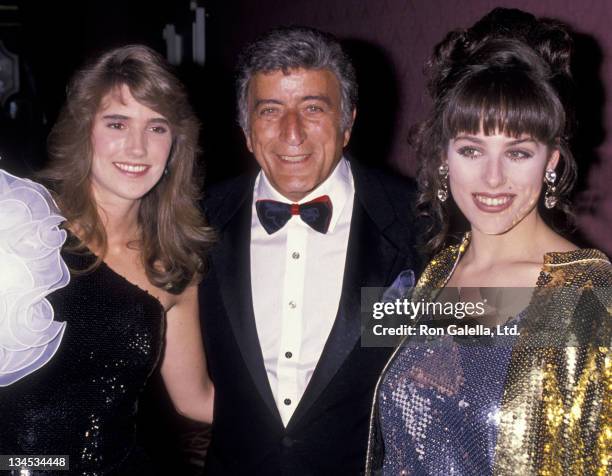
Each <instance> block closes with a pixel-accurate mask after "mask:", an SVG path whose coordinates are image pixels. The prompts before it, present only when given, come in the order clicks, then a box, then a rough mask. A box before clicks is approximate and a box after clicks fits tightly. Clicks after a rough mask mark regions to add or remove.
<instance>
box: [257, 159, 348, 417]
mask: <svg viewBox="0 0 612 476" xmlns="http://www.w3.org/2000/svg"><path fill="white" fill-rule="evenodd" d="M321 195H328V196H329V197H330V199H331V201H332V207H333V211H332V217H331V221H330V224H329V229H328V231H327V233H326V234H322V233H319V232H318V231H315V230H314V229H312V228H311V227H310V226H309V225H307V224H306V223H304V222H303V221H302V219H301V218H300V216H299V215H293V216H292V217H291V218H290V219H289V221H288V222H287V224H286V225H285V226H284V227H283V228H281V229H280V230H278V231H277V232H276V233H273V234H271V235H269V234H268V233H267V232H266V230H265V229H264V228H263V226H262V225H261V223H260V222H259V218H258V217H257V211H256V209H255V202H256V201H257V200H261V199H271V200H277V201H280V202H284V203H291V201H290V200H288V199H287V198H285V197H283V196H282V195H281V194H280V193H278V192H277V191H276V190H275V189H274V188H273V187H272V185H271V184H270V182H269V181H268V179H267V178H266V176H265V175H264V174H263V172H260V173H259V175H258V176H257V179H256V180H255V188H254V195H253V208H252V211H251V289H252V294H253V310H254V312H255V324H256V327H257V335H258V337H259V344H260V346H261V350H262V353H263V358H264V365H265V367H266V372H267V374H268V381H269V383H270V387H271V389H272V394H273V395H274V399H275V401H276V406H277V407H278V410H279V412H280V415H281V418H282V420H283V423H284V424H285V426H287V423H288V422H289V420H290V418H291V416H292V415H293V412H294V411H295V409H296V407H297V405H298V402H299V401H300V399H301V398H302V395H303V394H304V391H305V390H306V386H307V385H308V383H309V382H310V378H311V377H312V374H313V372H314V369H315V367H316V365H317V362H318V361H319V358H320V357H321V352H322V351H323V346H324V345H325V342H326V341H327V338H328V336H329V333H330V331H331V328H332V326H333V324H334V320H335V319H336V314H337V312H338V305H339V303H340V294H341V292H342V281H343V276H344V265H345V262H346V250H347V245H348V238H349V232H350V226H351V216H352V213H353V198H354V196H355V187H354V184H353V175H352V173H351V167H350V165H349V163H348V161H347V160H346V159H344V158H342V159H341V160H340V162H339V163H338V165H337V166H336V168H335V169H334V171H333V172H332V174H331V175H330V176H329V177H328V178H327V180H325V182H323V183H322V184H321V185H319V187H317V188H316V189H315V190H313V191H312V192H311V193H309V194H308V195H307V196H306V197H304V198H303V199H302V200H300V201H299V202H298V203H300V204H301V203H305V202H308V201H310V200H313V199H314V198H317V197H319V196H321Z"/></svg>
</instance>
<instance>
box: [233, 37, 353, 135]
mask: <svg viewBox="0 0 612 476" xmlns="http://www.w3.org/2000/svg"><path fill="white" fill-rule="evenodd" d="M297 68H303V69H327V70H329V71H331V72H332V73H334V74H335V75H336V78H337V79H338V82H339V83H340V101H341V103H340V106H341V110H342V122H341V127H342V130H346V129H348V128H350V127H351V125H352V123H353V110H354V109H355V106H356V104H357V80H356V78H355V69H354V68H353V65H352V63H351V60H350V59H349V57H348V55H347V54H346V53H345V52H344V50H343V49H342V47H341V46H340V43H339V42H338V40H337V39H336V38H335V37H334V36H332V35H330V34H329V33H324V32H322V31H319V30H316V29H314V28H307V27H298V26H292V27H282V28H276V29H274V30H271V31H269V32H267V33H266V34H264V35H263V36H260V37H259V38H258V39H256V40H255V41H254V42H253V43H251V44H250V45H248V46H247V47H246V49H245V50H244V51H243V52H242V54H241V55H240V58H239V60H238V67H237V96H238V97H237V100H238V121H239V123H240V127H242V129H243V130H244V131H245V132H246V131H248V130H249V105H248V92H249V82H250V81H251V78H252V77H253V76H254V75H256V74H257V73H271V72H274V71H283V72H284V73H286V74H288V72H289V70H290V69H297Z"/></svg>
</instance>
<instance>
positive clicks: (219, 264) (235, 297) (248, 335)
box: [213, 186, 282, 424]
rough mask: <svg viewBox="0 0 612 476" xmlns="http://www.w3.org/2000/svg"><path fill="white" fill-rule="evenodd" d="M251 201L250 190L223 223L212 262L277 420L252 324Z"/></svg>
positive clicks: (236, 331)
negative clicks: (221, 237)
mask: <svg viewBox="0 0 612 476" xmlns="http://www.w3.org/2000/svg"><path fill="white" fill-rule="evenodd" d="M250 190H251V191H252V186H251V188H250ZM251 205H252V194H248V195H247V196H246V197H244V198H243V201H242V203H241V205H240V206H239V208H238V209H237V211H236V212H235V214H233V216H232V217H231V218H230V220H229V221H228V222H227V223H226V224H225V226H224V227H223V230H222V233H223V235H224V236H223V239H222V240H221V243H220V245H219V248H218V249H217V250H216V252H215V253H213V263H214V267H215V269H216V270H217V275H218V278H219V287H220V289H221V294H222V296H223V302H224V305H225V309H226V311H227V315H228V318H229V322H230V325H231V326H232V330H233V332H234V336H235V338H236V341H237V343H238V347H239V348H240V352H241V353H242V357H243V359H244V362H245V364H246V366H247V368H248V370H249V373H250V374H251V376H252V378H253V381H254V383H255V386H256V387H257V390H258V392H259V394H260V396H261V397H262V398H263V400H264V401H265V402H266V405H267V406H268V408H269V409H270V411H271V412H272V414H273V415H274V416H275V418H276V419H278V421H279V422H281V418H280V414H279V413H278V409H277V407H276V403H275V402H274V396H273V395H272V390H271V389H270V384H269V382H268V376H267V373H266V369H265V366H264V361H263V354H262V351H261V346H260V344H259V338H258V336H257V328H256V326H255V315H254V311H253V299H252V292H251V289H252V288H251V265H250V236H251ZM281 424H282V423H281Z"/></svg>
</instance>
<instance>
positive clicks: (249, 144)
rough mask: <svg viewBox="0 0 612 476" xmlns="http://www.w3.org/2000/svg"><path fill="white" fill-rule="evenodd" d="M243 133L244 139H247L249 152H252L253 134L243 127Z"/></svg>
mask: <svg viewBox="0 0 612 476" xmlns="http://www.w3.org/2000/svg"><path fill="white" fill-rule="evenodd" d="M242 133H243V134H244V139H245V140H246V146H247V149H249V152H250V153H251V154H252V153H253V144H252V143H251V135H250V134H249V133H248V131H247V130H246V129H242Z"/></svg>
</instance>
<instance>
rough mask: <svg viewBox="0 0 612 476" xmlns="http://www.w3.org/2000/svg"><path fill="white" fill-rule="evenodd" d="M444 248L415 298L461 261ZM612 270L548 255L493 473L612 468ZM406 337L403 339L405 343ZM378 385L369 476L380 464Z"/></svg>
mask: <svg viewBox="0 0 612 476" xmlns="http://www.w3.org/2000/svg"><path fill="white" fill-rule="evenodd" d="M467 246H469V234H468V235H466V237H465V238H464V240H463V242H462V243H461V244H460V245H455V246H451V247H448V248H446V249H445V250H443V251H442V252H441V253H440V254H438V255H437V256H436V257H435V258H434V259H433V260H432V261H431V262H430V263H429V265H428V266H427V268H426V269H425V271H424V272H423V275H422V276H421V278H420V279H419V281H418V283H417V285H416V287H415V294H414V295H413V298H415V297H416V298H417V299H421V298H426V299H429V300H435V297H436V295H437V293H438V292H439V291H440V289H441V288H443V287H444V286H445V285H446V283H447V282H448V280H449V279H450V276H451V274H452V272H453V271H454V269H455V267H456V266H457V264H458V262H459V260H460V259H461V257H462V255H463V253H464V252H465V250H466V249H467ZM611 286H612V265H611V264H610V261H609V260H608V258H607V257H606V256H605V255H604V254H603V253H602V252H600V251H598V250H594V249H580V250H575V251H570V252H559V253H557V252H555V253H547V254H546V255H545V256H544V263H543V266H542V269H541V271H540V274H539V277H538V280H537V285H536V288H535V290H534V293H533V296H532V299H531V302H530V304H529V306H528V308H527V314H526V315H525V317H524V319H525V320H526V321H525V322H526V324H525V325H524V326H523V329H522V330H521V335H520V336H519V338H518V340H517V342H516V343H515V346H514V348H513V351H512V355H511V359H510V364H509V367H508V373H507V375H506V381H505V385H504V393H503V397H502V404H501V418H500V423H499V432H498V438H497V445H496V449H495V464H494V469H493V474H494V475H518V474H520V475H521V476H528V475H542V476H544V475H546V476H549V475H550V476H556V475H597V476H604V475H607V474H610V472H611V466H612V391H611V390H612V353H611V351H610V349H611V347H612V345H611V344H612V332H611V327H612V319H610V313H611V310H612V304H611V303H612V295H611V289H612V288H611ZM407 338H408V337H407ZM407 338H404V339H403V340H402V342H400V344H399V345H398V347H397V349H396V350H395V352H394V353H393V354H392V356H391V358H390V359H389V361H388V362H387V365H386V366H385V368H384V369H383V372H382V374H381V376H380V378H379V380H378V383H377V385H376V390H375V393H374V400H373V405H372V412H371V417H370V431H369V436H368V451H367V459H366V470H365V474H366V475H376V474H380V472H381V468H382V463H383V459H384V442H383V435H382V434H381V431H380V424H379V419H378V397H379V389H380V384H381V382H382V380H383V378H384V377H385V374H386V371H387V369H388V368H389V367H390V365H391V363H392V362H393V360H394V358H395V357H396V355H397V354H398V350H399V349H400V348H401V346H402V344H403V343H404V342H405V341H406V339H407Z"/></svg>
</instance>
